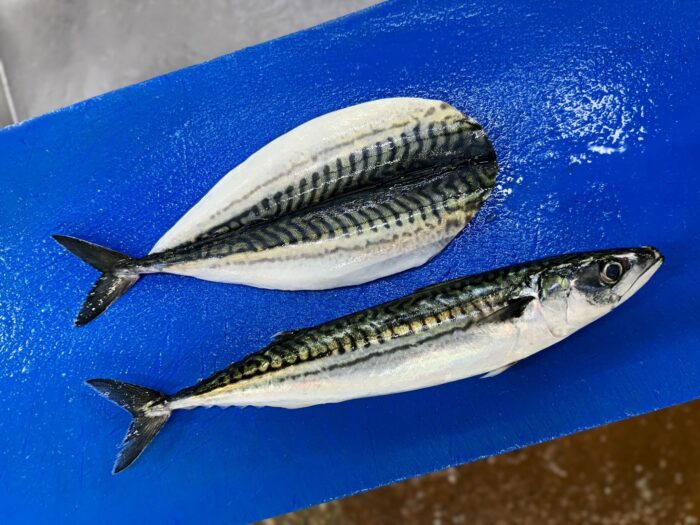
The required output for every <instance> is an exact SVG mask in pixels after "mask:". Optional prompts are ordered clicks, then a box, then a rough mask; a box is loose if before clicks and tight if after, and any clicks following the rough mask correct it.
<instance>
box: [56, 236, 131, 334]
mask: <svg viewBox="0 0 700 525" xmlns="http://www.w3.org/2000/svg"><path fill="white" fill-rule="evenodd" d="M52 237H53V239H54V240H55V241H56V242H57V243H59V244H60V245H61V246H63V247H64V248H65V249H66V250H68V251H69V252H71V253H72V254H73V255H75V256H77V257H79V258H80V259H82V260H83V261H85V262H86V263H88V264H89V265H90V266H92V267H93V268H96V269H98V270H100V271H101V272H102V275H101V276H100V278H99V279H97V281H96V282H95V284H94V285H93V287H92V289H91V290H90V293H88V296H87V298H86V299H85V302H84V303H83V306H82V308H81V309H80V312H79V313H78V317H76V319H75V325H76V326H83V325H86V324H87V323H89V322H90V321H92V320H93V319H95V318H96V317H97V316H98V315H100V314H101V313H102V312H104V311H105V310H106V309H107V308H108V307H109V306H110V305H111V304H112V303H113V302H114V301H116V300H117V299H119V297H121V296H122V295H124V293H126V291H127V290H128V289H129V288H131V287H132V286H133V285H134V283H136V281H138V280H139V274H138V272H137V271H135V270H128V269H122V268H120V269H119V270H118V271H117V270H115V266H116V265H117V264H118V263H123V262H125V261H129V260H131V257H129V256H128V255H124V254H123V253H119V252H115V251H114V250H110V249H109V248H104V247H102V246H99V245H97V244H93V243H91V242H87V241H83V240H81V239H76V238H75V237H68V236H66V235H52Z"/></svg>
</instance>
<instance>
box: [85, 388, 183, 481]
mask: <svg viewBox="0 0 700 525" xmlns="http://www.w3.org/2000/svg"><path fill="white" fill-rule="evenodd" d="M87 384H88V385H90V386H91V387H92V388H94V389H95V390H97V391H98V392H99V393H100V394H102V395H103V396H104V397H106V398H107V399H109V400H110V401H113V402H115V403H116V404H117V405H119V406H120V407H122V408H123V409H125V410H128V411H129V412H130V413H131V415H132V416H133V417H134V419H133V420H132V421H131V426H129V430H128V431H127V433H126V436H124V441H122V445H121V450H120V451H119V455H118V456H117V461H116V462H115V463H114V469H113V470H112V472H113V473H114V474H117V473H119V472H121V471H122V470H124V469H125V468H126V467H128V466H129V465H131V464H132V463H133V462H134V461H135V460H136V458H138V457H139V456H140V455H141V452H143V450H144V449H145V448H146V447H147V446H148V444H149V443H150V442H151V441H152V440H153V438H154V437H156V434H158V432H160V429H161V428H163V425H165V423H166V422H167V421H168V419H169V418H170V414H171V410H170V409H169V408H168V406H167V403H166V401H167V397H166V396H165V395H164V394H162V393H160V392H157V391H155V390H151V389H150V388H144V387H142V386H138V385H132V384H129V383H122V382H121V381H115V380H113V379H89V380H88V381H87Z"/></svg>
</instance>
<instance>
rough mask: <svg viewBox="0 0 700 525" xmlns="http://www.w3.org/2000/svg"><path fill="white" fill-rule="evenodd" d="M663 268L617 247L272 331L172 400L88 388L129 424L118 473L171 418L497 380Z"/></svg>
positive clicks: (131, 390) (123, 387) (114, 385)
mask: <svg viewBox="0 0 700 525" xmlns="http://www.w3.org/2000/svg"><path fill="white" fill-rule="evenodd" d="M662 262H663V257H662V256H661V254H660V253H659V252H658V250H656V249H654V248H651V247H643V248H630V249H614V250H604V251H598V252H586V253H577V254H568V255H563V256H557V257H552V258H549V259H543V260H540V261H534V262H530V263H525V264H522V265H518V266H514V267H509V268H504V269H500V270H495V271H491V272H487V273H484V274H481V275H476V276H470V277H465V278H460V279H455V280H452V281H448V282H445V283H441V284H438V285H434V286H430V287H428V288H424V289H422V290H419V291H417V292H415V293H413V294H412V295H409V296H407V297H404V298H400V299H397V300H394V301H391V302H388V303H385V304H382V305H379V306H376V307H373V308H369V309H367V310H364V311H361V312H357V313H354V314H351V315H348V316H345V317H341V318H339V319H336V320H333V321H330V322H327V323H324V324H321V325H318V326H315V327H312V328H306V329H302V330H297V331H292V332H286V333H282V334H279V335H278V336H277V337H276V338H275V339H274V340H273V341H272V342H271V343H270V344H269V345H268V346H267V347H265V348H263V349H262V350H260V351H258V352H255V353H253V354H250V355H248V356H247V357H245V358H243V359H242V360H240V361H237V362H235V363H233V364H232V365H230V366H229V367H227V368H225V369H224V370H221V371H219V372H216V373H215V374H213V375H212V376H211V377H209V378H207V379H205V380H203V381H201V382H199V383H198V384H196V385H194V386H192V387H189V388H185V389H183V390H181V391H180V392H177V393H176V394H174V395H171V396H168V395H165V394H162V393H160V392H156V391H153V390H149V389H145V388H143V387H139V386H136V385H131V384H128V383H122V382H118V381H114V380H110V379H93V380H90V381H88V383H89V384H90V385H91V386H93V387H94V388H95V389H97V390H98V391H99V392H100V393H102V394H103V395H105V396H106V397H108V398H109V399H111V400H113V401H115V402H117V403H118V404H120V405H122V406H124V407H125V408H127V409H128V410H130V411H131V412H132V414H133V415H134V421H133V423H132V427H131V429H130V431H129V432H128V433H127V437H126V439H125V441H124V444H123V449H122V452H121V454H120V456H119V458H118V460H117V463H116V465H115V472H118V471H120V470H122V469H124V468H126V467H127V466H128V465H129V464H130V463H131V462H132V461H133V460H134V459H136V457H138V455H139V454H140V453H141V451H142V450H143V448H144V447H145V446H146V445H147V444H148V442H150V440H151V439H152V438H153V437H154V436H155V434H156V433H157V432H158V430H159V429H160V428H161V427H162V426H163V425H164V424H165V422H167V420H168V418H169V416H170V414H171V413H172V411H174V410H179V409H190V408H195V407H209V406H221V407H226V406H275V407H283V408H300V407H305V406H309V405H317V404H322V403H334V402H340V401H345V400H348V399H356V398H361V397H368V396H378V395H383V394H390V393H396V392H404V391H408V390H416V389H419V388H424V387H429V386H434V385H439V384H443V383H447V382H450V381H455V380H459V379H463V378H467V377H472V376H479V375H484V374H485V377H490V376H493V375H495V374H497V373H500V372H502V371H503V370H505V369H506V368H508V367H509V366H511V365H512V364H514V363H516V362H517V361H519V360H521V359H524V358H526V357H528V356H530V355H532V354H534V353H536V352H539V351H540V350H543V349H545V348H547V347H549V346H551V345H553V344H555V343H557V342H559V341H561V340H562V339H564V338H566V337H568V336H569V335H570V334H572V333H574V332H575V331H577V330H579V329H580V328H582V327H584V326H586V325H588V324H590V323H591V322H593V321H595V320H596V319H598V318H600V317H601V316H603V315H605V314H607V313H609V312H610V311H611V310H613V309H614V308H615V307H617V306H618V305H620V304H622V303H623V302H624V301H626V300H627V299H629V298H630V297H631V296H632V295H634V294H635V293H636V292H637V291H638V290H639V289H640V288H641V287H642V286H643V285H644V284H645V283H646V282H647V281H648V280H649V279H650V278H651V276H652V275H653V274H654V273H655V272H656V270H657V269H658V268H659V267H660V266H661V264H662Z"/></svg>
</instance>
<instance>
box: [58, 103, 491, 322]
mask: <svg viewBox="0 0 700 525" xmlns="http://www.w3.org/2000/svg"><path fill="white" fill-rule="evenodd" d="M497 171H498V165H497V162H496V155H495V151H494V149H493V146H492V144H491V142H490V141H489V139H488V137H487V136H486V134H485V133H484V130H483V129H482V128H481V126H480V125H479V124H478V123H477V122H476V121H475V120H473V119H471V118H470V117H467V116H466V115H464V114H462V113H461V112H459V111H458V110H456V109H455V108H453V107H452V106H450V105H449V104H447V103H445V102H441V101H436V100H426V99H412V98H397V99H383V100H377V101H372V102H368V103H364V104H360V105H358V106H353V107H351V108H345V109H342V110H339V111H336V112H333V113H330V114H328V115H323V116H321V117H319V118H317V119H314V120H312V121H310V122H307V123H305V124H303V125H302V126H299V127H298V128H295V129H294V130H292V131H290V132H289V133H287V134H285V135H283V136H282V137H280V138H279V139H276V140H274V141H272V142H271V143H270V144H268V145H267V146H265V147H264V148H262V149H261V150H260V151H258V152H256V153H255V154H254V155H252V156H251V157H250V158H249V159H248V160H246V161H245V162H243V163H242V164H241V165H240V166H238V167H237V168H235V169H234V170H232V171H231V172H230V173H228V174H227V175H226V176H224V177H223V178H222V180H221V181H219V183H217V184H216V186H214V188H212V190H211V191H210V192H209V193H208V194H207V195H206V196H205V197H204V198H203V199H202V200H201V201H200V202H199V203H197V204H196V205H195V206H194V207H193V208H192V210H190V211H189V212H188V213H187V214H186V215H185V216H184V217H183V218H182V219H181V220H180V221H178V223H177V224H176V225H175V226H174V227H173V228H171V230H170V231H169V232H168V233H167V234H166V235H165V236H164V237H163V238H162V239H161V240H160V241H159V242H158V243H157V244H156V247H154V250H153V251H152V252H151V253H150V254H149V255H148V256H146V257H142V258H132V257H129V256H127V255H124V254H121V253H119V252H115V251H113V250H109V249H107V248H104V247H101V246H97V245H95V244H93V243H89V242H87V241H83V240H80V239H76V238H74V237H68V236H64V235H54V239H56V241H58V242H59V243H60V244H61V245H62V246H63V247H64V248H66V249H67V250H69V251H70V252H72V253H73V254H74V255H77V256H78V257H80V258H81V259H83V260H84V261H85V262H87V263H89V264H91V265H92V266H94V267H95V268H97V269H98V270H100V271H101V272H102V276H101V277H100V278H99V279H98V280H97V282H96V283H95V285H94V286H93V288H92V290H91V291H90V293H89V294H88V296H87V298H86V300H85V302H84V304H83V306H82V308H81V310H80V312H79V313H78V316H77V319H76V325H78V326H82V325H84V324H86V323H88V322H90V321H91V320H93V319H95V318H96V317H97V316H98V315H100V314H101V313H102V312H104V310H105V309H107V308H108V307H109V306H110V305H111V304H112V303H113V302H114V301H115V300H116V299H118V298H119V297H120V296H121V295H123V294H124V293H125V292H126V291H127V290H128V289H129V288H131V287H132V286H133V285H134V284H135V283H136V281H137V280H138V279H139V278H140V276H141V275H144V274H151V273H161V272H162V273H172V274H177V275H184V276H189V277H196V278H199V279H205V280H210V281H217V282H225V283H233V284H243V285H248V286H254V287H258V288H271V289H279V290H322V289H329V288H337V287H341V286H351V285H357V284H361V283H365V282H368V281H372V280H375V279H379V278H381V277H385V276H387V275H391V274H394V273H398V272H401V271H404V270H407V269H410V268H413V267H416V266H419V265H421V264H424V263H425V262H426V261H428V260H429V259H430V258H431V257H433V256H435V255H436V254H437V253H439V252H440V251H441V250H442V249H443V248H444V247H445V246H446V245H447V244H448V243H449V242H450V241H451V240H452V239H453V238H454V237H455V236H456V235H457V234H458V233H459V232H460V231H461V230H462V229H463V228H464V227H465V226H466V225H467V224H468V223H469V221H470V220H471V219H472V218H473V216H474V215H475V214H476V213H477V211H478V210H479V209H480V207H481V205H482V204H483V202H484V201H485V200H486V199H488V197H489V196H490V194H491V191H492V189H493V187H494V185H495V182H496V174H497Z"/></svg>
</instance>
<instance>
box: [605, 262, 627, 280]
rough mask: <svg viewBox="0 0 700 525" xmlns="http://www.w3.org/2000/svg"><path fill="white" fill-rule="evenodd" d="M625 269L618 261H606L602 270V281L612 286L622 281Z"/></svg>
mask: <svg viewBox="0 0 700 525" xmlns="http://www.w3.org/2000/svg"><path fill="white" fill-rule="evenodd" d="M623 273H624V269H623V268H622V265H621V264H620V263H619V262H617V261H609V262H606V263H605V265H604V266H603V269H602V270H601V271H600V282H601V283H603V284H606V285H608V286H612V285H613V284H616V283H618V282H619V281H620V279H621V278H622V274H623Z"/></svg>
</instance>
